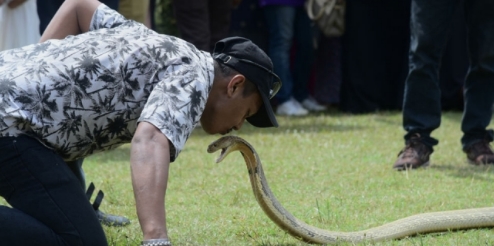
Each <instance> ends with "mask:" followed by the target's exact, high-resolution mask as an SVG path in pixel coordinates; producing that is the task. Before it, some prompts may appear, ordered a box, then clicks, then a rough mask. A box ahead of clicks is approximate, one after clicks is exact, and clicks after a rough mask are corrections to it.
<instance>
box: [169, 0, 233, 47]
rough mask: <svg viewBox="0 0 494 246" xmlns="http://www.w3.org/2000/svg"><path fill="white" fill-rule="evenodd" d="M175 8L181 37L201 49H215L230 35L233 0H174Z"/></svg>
mask: <svg viewBox="0 0 494 246" xmlns="http://www.w3.org/2000/svg"><path fill="white" fill-rule="evenodd" d="M173 10H174V14H175V19H176V20H177V27H178V30H179V32H180V37H181V38H182V39H184V40H185V41H187V42H190V43H192V44H193V45H195V46H196V47H197V48H198V49H200V50H204V51H209V52H210V51H213V48H214V44H215V43H216V42H218V41H219V40H221V39H223V38H226V37H227V36H228V30H229V28H230V20H231V11H232V1H231V0H188V1H183V0H173Z"/></svg>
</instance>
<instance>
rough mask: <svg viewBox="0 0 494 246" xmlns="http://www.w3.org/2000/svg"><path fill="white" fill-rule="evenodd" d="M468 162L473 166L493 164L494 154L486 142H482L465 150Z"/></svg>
mask: <svg viewBox="0 0 494 246" xmlns="http://www.w3.org/2000/svg"><path fill="white" fill-rule="evenodd" d="M464 152H465V153H466V154H467V159H468V161H469V162H470V163H471V164H473V165H485V164H494V153H493V152H492V149H491V146H490V144H489V142H488V141H486V140H482V141H480V142H478V143H475V144H472V145H471V146H470V147H468V148H466V149H465V150H464Z"/></svg>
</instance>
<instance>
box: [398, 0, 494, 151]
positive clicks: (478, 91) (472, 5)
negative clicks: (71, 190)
mask: <svg viewBox="0 0 494 246" xmlns="http://www.w3.org/2000/svg"><path fill="white" fill-rule="evenodd" d="M457 3H459V0H434V1H430V0H412V9H411V23H410V31H411V40H410V55H409V74H408V77H407V81H406V85H405V98H404V106H403V126H404V128H405V130H406V131H407V132H408V133H407V134H406V135H405V139H408V138H409V137H410V136H411V135H412V134H415V133H419V134H420V135H421V137H422V138H423V142H424V143H425V144H426V145H428V146H430V147H432V146H434V145H436V144H437V143H438V141H437V140H436V139H434V138H432V137H430V133H431V132H432V131H433V130H434V129H436V128H438V127H439V125H440V123H441V101H440V98H441V95H440V93H441V91H440V87H439V82H438V81H439V78H438V71H439V67H440V62H439V61H440V59H441V57H442V55H443V51H444V48H445V45H446V42H447V38H448V34H449V32H450V29H451V28H450V27H451V25H452V21H453V15H454V12H455V8H456V6H457ZM464 4H465V5H464V7H465V20H466V25H467V41H468V53H469V57H470V68H469V72H468V74H467V77H466V80H465V87H464V89H465V91H464V97H465V109H464V112H463V119H462V123H461V129H462V131H463V134H464V135H463V137H462V139H461V143H462V145H463V148H466V147H468V146H470V145H471V144H474V143H476V142H478V141H481V140H488V141H492V131H490V130H487V129H486V128H487V126H488V125H489V123H490V120H491V117H492V105H493V103H494V45H493V44H494V15H493V14H492V13H494V2H493V1H491V0H466V1H465V3H464Z"/></svg>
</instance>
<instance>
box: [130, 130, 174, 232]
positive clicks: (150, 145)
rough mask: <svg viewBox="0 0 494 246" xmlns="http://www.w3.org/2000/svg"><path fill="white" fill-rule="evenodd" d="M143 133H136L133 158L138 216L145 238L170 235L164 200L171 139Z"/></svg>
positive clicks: (138, 131)
mask: <svg viewBox="0 0 494 246" xmlns="http://www.w3.org/2000/svg"><path fill="white" fill-rule="evenodd" d="M143 124H148V123H146V122H142V123H140V124H139V126H138V130H137V131H136V135H138V134H139V133H140V127H141V126H142V125H143ZM152 127H154V126H152ZM141 129H142V128H141ZM160 135H161V136H160ZM141 136H142V137H136V136H134V139H133V141H132V146H131V159H130V162H131V169H132V185H133V188H134V196H135V200H136V210H137V216H138V217H139V223H140V225H141V229H142V232H143V235H144V239H145V240H147V239H157V238H167V237H168V235H167V231H166V219H165V205H164V200H165V192H166V186H167V182H168V169H169V164H170V152H169V144H168V139H166V137H164V135H163V134H162V133H161V132H159V133H158V134H155V135H154V136H158V138H160V139H158V140H157V139H156V137H153V136H152V135H146V134H143V135H141ZM163 138H164V139H163ZM165 141H166V142H165Z"/></svg>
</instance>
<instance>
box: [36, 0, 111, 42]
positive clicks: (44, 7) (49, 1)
mask: <svg viewBox="0 0 494 246" xmlns="http://www.w3.org/2000/svg"><path fill="white" fill-rule="evenodd" d="M63 2H64V0H36V5H37V6H36V8H37V9H38V17H39V33H40V34H41V35H43V32H44V31H45V29H46V27H47V26H48V23H50V21H51V19H52V18H53V16H54V15H55V13H56V12H57V10H58V9H59V8H60V6H62V3H63ZM100 2H102V3H104V4H106V5H107V6H108V7H110V8H111V9H115V10H118V2H119V0H100Z"/></svg>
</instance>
